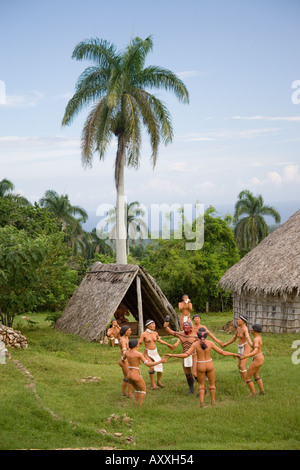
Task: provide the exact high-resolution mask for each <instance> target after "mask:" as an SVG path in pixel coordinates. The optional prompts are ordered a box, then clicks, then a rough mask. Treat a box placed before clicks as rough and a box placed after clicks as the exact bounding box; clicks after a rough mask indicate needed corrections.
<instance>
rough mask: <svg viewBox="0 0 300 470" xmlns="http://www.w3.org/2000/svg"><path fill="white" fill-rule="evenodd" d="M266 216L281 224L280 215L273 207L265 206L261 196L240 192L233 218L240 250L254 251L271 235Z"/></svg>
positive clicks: (246, 191)
mask: <svg viewBox="0 0 300 470" xmlns="http://www.w3.org/2000/svg"><path fill="white" fill-rule="evenodd" d="M243 215H244V217H242V218H241V216H243ZM266 215H268V216H271V217H273V218H274V219H275V222H276V223H280V220H281V217H280V214H279V213H278V212H277V211H276V209H274V208H273V207H271V206H266V205H264V200H263V198H262V196H261V194H258V195H257V196H254V195H253V194H252V193H251V192H250V191H248V190H247V189H245V190H243V191H241V192H240V194H239V195H238V200H237V202H236V204H235V212H234V217H233V222H234V224H235V227H234V234H235V239H236V243H237V246H238V248H239V249H240V250H245V251H249V250H252V249H253V248H255V247H256V245H257V244H258V243H259V242H261V241H262V240H263V239H264V238H265V237H266V236H267V235H268V234H269V227H268V225H267V223H266V221H265V219H264V216H266Z"/></svg>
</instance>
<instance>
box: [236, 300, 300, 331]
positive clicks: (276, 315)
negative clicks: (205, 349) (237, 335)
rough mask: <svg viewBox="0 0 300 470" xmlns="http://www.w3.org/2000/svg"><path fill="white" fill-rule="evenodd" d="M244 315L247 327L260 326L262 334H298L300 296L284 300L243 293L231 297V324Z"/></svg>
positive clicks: (299, 326)
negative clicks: (257, 324)
mask: <svg viewBox="0 0 300 470" xmlns="http://www.w3.org/2000/svg"><path fill="white" fill-rule="evenodd" d="M240 315H244V316H245V317H246V318H247V320H248V325H249V327H250V326H251V325H253V324H254V323H259V324H261V325H262V331H263V332H272V333H299V332H300V296H299V295H297V294H295V295H292V294H289V295H288V296H286V297H285V298H283V296H281V295H278V294H277V295H274V294H267V295H264V294H261V295H258V294H257V293H256V294H249V292H244V293H241V294H237V295H233V322H234V325H237V319H238V317H239V316H240Z"/></svg>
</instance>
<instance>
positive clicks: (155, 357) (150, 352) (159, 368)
mask: <svg viewBox="0 0 300 470" xmlns="http://www.w3.org/2000/svg"><path fill="white" fill-rule="evenodd" d="M146 351H147V354H148V356H149V357H150V359H152V360H153V361H154V362H157V361H160V360H161V357H160V355H159V354H158V351H157V349H146ZM154 371H155V372H163V365H162V364H158V365H157V366H154Z"/></svg>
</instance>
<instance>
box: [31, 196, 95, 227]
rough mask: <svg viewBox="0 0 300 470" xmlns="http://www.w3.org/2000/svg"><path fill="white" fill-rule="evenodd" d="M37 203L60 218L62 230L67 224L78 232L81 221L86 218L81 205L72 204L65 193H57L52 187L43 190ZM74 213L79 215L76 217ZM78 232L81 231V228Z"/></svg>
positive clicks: (84, 220)
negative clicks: (42, 195) (43, 192)
mask: <svg viewBox="0 0 300 470" xmlns="http://www.w3.org/2000/svg"><path fill="white" fill-rule="evenodd" d="M39 205H40V206H41V207H45V208H46V209H48V210H49V211H50V212H52V213H53V214H54V215H55V216H56V217H57V218H58V219H59V220H60V222H61V224H62V230H63V231H65V230H66V229H67V227H68V226H69V227H71V228H72V231H78V230H79V232H80V227H81V225H80V224H81V222H86V220H87V218H88V215H87V213H86V211H85V210H84V209H82V207H79V206H72V204H71V202H70V200H69V196H68V195H67V194H65V195H63V194H62V195H59V194H58V193H57V192H56V191H54V190H53V189H49V190H48V191H46V192H45V195H44V197H42V198H41V199H40V200H39ZM76 215H79V218H78V219H76V217H75V216H76ZM80 233H82V230H81V232H80Z"/></svg>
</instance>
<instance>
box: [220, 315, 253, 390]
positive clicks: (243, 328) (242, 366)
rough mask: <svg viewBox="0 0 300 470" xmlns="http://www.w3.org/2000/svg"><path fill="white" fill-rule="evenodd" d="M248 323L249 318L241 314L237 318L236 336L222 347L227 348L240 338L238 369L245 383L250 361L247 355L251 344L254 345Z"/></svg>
mask: <svg viewBox="0 0 300 470" xmlns="http://www.w3.org/2000/svg"><path fill="white" fill-rule="evenodd" d="M246 323H247V319H246V318H245V317H243V316H242V315H240V316H239V318H238V320H237V324H238V327H237V330H236V333H235V335H234V337H233V338H232V339H231V340H230V341H227V343H223V344H222V347H223V348H226V346H228V345H229V344H231V343H234V342H235V341H236V340H237V338H238V339H239V342H238V354H239V356H240V358H239V361H238V369H239V373H240V375H241V377H242V379H243V381H244V383H246V374H247V367H246V365H247V361H248V357H246V356H245V355H246V354H248V353H249V352H250V351H251V348H250V346H251V347H252V346H253V343H252V341H251V338H250V335H249V331H248V328H247V325H246ZM249 345H250V346H249ZM242 356H243V357H244V359H242Z"/></svg>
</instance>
